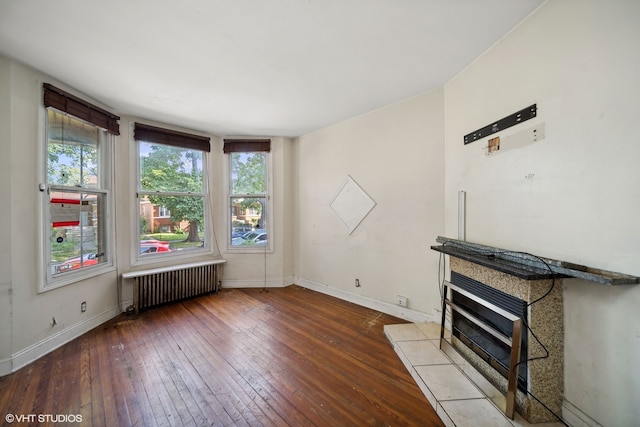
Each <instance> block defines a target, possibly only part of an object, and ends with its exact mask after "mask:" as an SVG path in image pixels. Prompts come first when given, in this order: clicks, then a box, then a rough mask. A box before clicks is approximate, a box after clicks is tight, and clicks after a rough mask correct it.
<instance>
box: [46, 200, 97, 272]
mask: <svg viewBox="0 0 640 427" xmlns="http://www.w3.org/2000/svg"><path fill="white" fill-rule="evenodd" d="M105 198H106V196H105V195H104V194H101V193H97V194H91V193H81V192H72V191H64V192H62V191H60V192H56V191H52V192H51V195H50V198H49V209H50V214H51V229H50V247H51V251H50V260H49V265H51V274H53V275H56V274H62V273H66V272H69V271H75V270H79V269H82V268H85V267H90V266H93V265H97V264H100V263H103V262H106V260H107V259H106V258H107V257H106V256H105V248H106V242H105V238H104V236H105V231H104V228H105V227H104V220H105V214H104V209H105V206H106V202H105Z"/></svg>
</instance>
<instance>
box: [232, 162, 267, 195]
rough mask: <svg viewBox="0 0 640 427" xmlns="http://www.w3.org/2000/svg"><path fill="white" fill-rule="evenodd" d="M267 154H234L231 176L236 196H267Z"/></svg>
mask: <svg viewBox="0 0 640 427" xmlns="http://www.w3.org/2000/svg"><path fill="white" fill-rule="evenodd" d="M265 172H266V155H265V153H233V154H232V157H231V176H232V179H233V189H232V192H233V193H234V194H265V193H266V191H267V185H266V173H265Z"/></svg>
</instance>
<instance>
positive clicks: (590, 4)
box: [445, 0, 640, 426]
mask: <svg viewBox="0 0 640 427" xmlns="http://www.w3.org/2000/svg"><path fill="white" fill-rule="evenodd" d="M639 22H640V2H638V1H631V0H628V1H626V0H615V1H607V2H603V1H578V0H562V1H561V0H557V1H556V0H550V1H548V2H546V3H545V4H544V5H542V6H541V7H540V8H539V9H538V10H537V11H536V12H534V13H533V14H532V15H531V16H530V17H529V18H527V19H526V20H525V21H524V22H523V23H522V24H521V25H519V26H518V27H517V28H516V29H515V30H514V31H512V32H511V33H510V34H508V35H507V36H506V37H505V38H504V39H503V40H502V41H500V42H499V43H497V44H496V45H495V46H493V47H492V48H491V49H490V50H489V51H487V52H486V53H485V54H484V55H482V56H481V57H480V58H478V59H477V60H476V61H475V62H474V63H473V64H472V65H470V66H469V67H468V68H467V69H466V70H465V71H464V72H462V73H461V74H460V75H458V76H457V77H456V78H455V79H453V80H452V81H451V82H449V83H448V84H447V85H446V86H445V135H446V155H445V161H446V166H445V171H446V185H445V198H446V234H447V236H450V237H455V236H456V233H457V192H458V191H459V190H465V191H467V240H469V241H472V242H477V243H482V244H488V245H492V246H497V247H501V248H507V249H512V250H520V251H526V252H531V253H534V254H536V255H540V256H546V257H549V258H555V259H561V260H566V261H572V262H576V263H579V264H584V265H588V266H591V267H595V268H600V269H606V270H613V271H617V272H622V273H626V274H631V275H636V276H640V244H639V238H640V221H638V212H639V211H640V191H638V186H639V185H640V168H639V167H638V159H640V136H639V135H640V134H639V133H638V131H637V129H636V128H635V125H636V123H637V121H638V117H640V107H639V104H638V102H639V100H640V83H639V82H640V80H639V77H638V76H640V49H639V48H638V44H639V42H640V25H638V23H639ZM533 103H537V106H538V116H537V118H535V119H533V120H530V121H528V122H526V123H523V124H520V125H518V126H516V127H513V128H511V129H508V130H506V131H503V132H501V133H499V134H497V135H499V136H501V139H502V144H503V146H504V147H505V148H509V147H508V145H509V137H510V136H511V138H512V141H513V138H514V137H513V135H514V134H516V133H518V132H520V131H521V130H522V129H527V128H529V127H531V126H533V125H536V124H538V125H539V124H544V126H545V130H546V138H545V139H544V140H542V141H538V142H535V143H532V144H530V145H528V146H525V147H523V148H518V149H515V148H514V149H511V150H507V151H504V152H501V153H500V154H497V155H493V156H489V157H487V156H485V154H484V152H483V146H486V141H487V139H486V138H485V139H483V140H481V141H477V142H474V143H472V144H469V145H467V146H465V145H464V144H463V136H464V135H465V134H467V133H469V132H472V131H475V130H476V129H478V128H481V127H483V126H485V125H488V124H491V123H492V122H493V121H495V120H498V119H500V118H502V117H504V116H506V115H508V114H511V113H513V112H515V111H517V110H519V109H521V108H524V107H527V106H528V105H530V104H533ZM564 296H565V313H564V315H565V334H566V336H565V398H566V401H567V402H568V403H567V405H566V410H565V416H567V417H568V419H571V420H572V421H574V422H576V423H579V421H578V419H577V418H576V417H582V418H583V419H584V420H585V421H586V422H588V423H591V424H594V423H596V422H597V423H600V424H602V425H605V426H630V425H637V422H638V419H640V406H638V402H639V401H640V367H639V366H638V364H637V361H638V360H640V320H639V317H638V315H637V307H638V306H639V305H640V286H623V287H619V288H610V287H606V286H604V285H598V284H594V283H589V282H585V281H579V280H576V279H572V280H569V281H567V282H566V285H565V293H564ZM571 411H574V413H571Z"/></svg>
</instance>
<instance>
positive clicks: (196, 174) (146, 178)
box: [139, 141, 203, 209]
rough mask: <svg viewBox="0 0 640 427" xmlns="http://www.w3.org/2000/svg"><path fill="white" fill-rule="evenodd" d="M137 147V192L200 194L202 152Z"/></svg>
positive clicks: (160, 147)
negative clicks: (138, 156)
mask: <svg viewBox="0 0 640 427" xmlns="http://www.w3.org/2000/svg"><path fill="white" fill-rule="evenodd" d="M139 144H140V145H139V147H140V189H141V190H146V191H161V192H183V193H184V192H194V193H201V192H202V191H203V185H202V151H198V150H191V149H185V148H180V147H173V146H170V145H162V144H153V143H149V142H142V141H140V142H139ZM169 209H170V208H169Z"/></svg>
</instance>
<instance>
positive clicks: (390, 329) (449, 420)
mask: <svg viewBox="0 0 640 427" xmlns="http://www.w3.org/2000/svg"><path fill="white" fill-rule="evenodd" d="M384 333H385V335H386V336H387V338H388V339H389V341H390V342H391V344H392V345H393V348H394V350H395V351H396V353H397V354H398V356H399V357H400V360H402V362H403V363H404V365H405V366H406V367H407V370H409V372H410V373H411V376H412V377H413V379H414V380H415V381H416V383H417V384H418V386H419V387H420V389H421V390H422V392H423V393H424V395H425V396H426V398H427V400H429V403H431V406H433V407H434V408H435V410H436V413H437V414H438V416H439V417H440V419H441V420H442V422H443V423H444V424H445V425H446V426H448V427H453V426H455V427H466V426H470V427H471V426H473V427H483V426H487V427H500V426H505V427H512V426H517V427H525V426H537V427H560V426H562V423H560V422H556V423H540V424H529V423H528V422H527V421H526V420H525V419H524V418H522V417H521V416H520V414H516V416H515V420H510V419H508V418H507V417H506V416H505V415H504V412H502V411H501V410H500V409H498V408H499V407H502V408H503V407H504V396H502V394H500V392H499V391H497V390H496V389H495V388H494V387H492V386H491V385H490V384H488V382H486V381H484V380H483V379H482V376H481V375H479V374H475V375H474V374H472V375H469V374H470V372H471V371H469V367H468V366H465V373H463V372H462V371H461V370H460V369H459V368H458V367H457V366H456V364H455V363H454V362H453V361H452V359H451V357H454V358H455V357H456V354H455V353H452V354H445V353H444V352H442V351H440V349H439V342H440V325H439V324H436V323H407V324H401V325H386V326H385V327H384ZM456 362H457V363H458V364H460V363H463V364H464V361H462V360H460V361H458V360H456ZM470 377H473V381H472V380H471V379H470Z"/></svg>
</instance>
